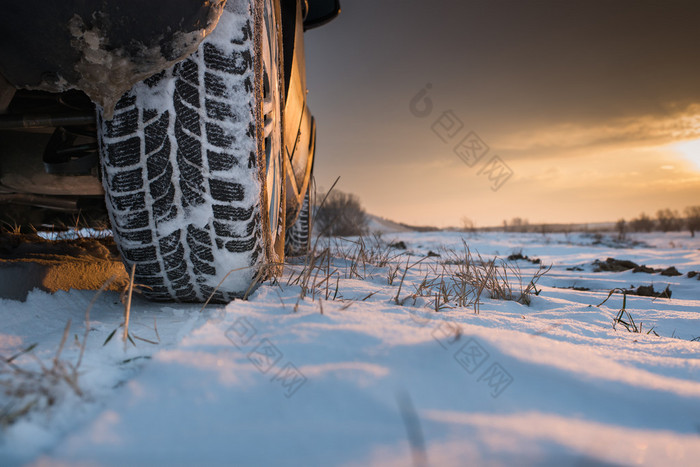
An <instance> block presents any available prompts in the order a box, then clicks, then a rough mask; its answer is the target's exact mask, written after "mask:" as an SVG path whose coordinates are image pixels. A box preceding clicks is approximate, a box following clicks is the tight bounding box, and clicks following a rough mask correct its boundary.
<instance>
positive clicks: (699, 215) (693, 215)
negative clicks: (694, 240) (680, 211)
mask: <svg viewBox="0 0 700 467" xmlns="http://www.w3.org/2000/svg"><path fill="white" fill-rule="evenodd" d="M685 225H686V227H687V228H688V230H689V231H690V236H691V237H695V232H696V231H698V230H700V206H688V207H687V208H685Z"/></svg>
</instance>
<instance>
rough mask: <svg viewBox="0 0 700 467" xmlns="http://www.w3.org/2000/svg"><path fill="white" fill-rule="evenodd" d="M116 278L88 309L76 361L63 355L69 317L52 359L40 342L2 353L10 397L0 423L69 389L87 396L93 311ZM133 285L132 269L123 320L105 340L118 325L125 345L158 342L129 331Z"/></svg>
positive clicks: (1, 374) (0, 364) (3, 383)
mask: <svg viewBox="0 0 700 467" xmlns="http://www.w3.org/2000/svg"><path fill="white" fill-rule="evenodd" d="M115 279H116V277H112V278H111V279H110V280H108V281H106V282H105V283H104V284H103V285H102V287H101V288H100V289H99V290H98V291H97V292H96V293H95V296H94V297H93V299H92V300H91V301H90V304H89V305H88V307H87V309H86V310H85V333H84V335H83V338H82V340H80V339H79V338H78V336H77V335H76V336H75V341H76V343H77V345H78V346H79V349H80V350H79V353H78V358H77V360H76V362H75V363H72V362H70V361H68V360H67V359H64V358H62V353H63V349H64V347H65V345H66V342H67V340H68V336H69V334H70V327H71V320H68V322H67V323H66V326H65V328H64V330H63V335H62V337H61V341H60V343H59V345H58V349H57V350H56V353H55V355H54V356H53V358H52V359H51V360H50V363H47V362H45V361H43V360H42V359H41V358H39V357H38V356H37V355H35V354H34V350H35V349H36V348H37V344H32V345H30V346H28V347H27V348H25V349H23V350H22V351H20V352H18V353H17V354H15V355H13V356H11V357H9V358H5V357H3V356H0V388H2V391H3V393H4V398H5V399H6V400H7V401H8V402H7V403H6V405H5V406H4V407H1V408H0V427H7V426H9V425H12V424H13V423H15V422H16V421H17V420H19V419H21V418H23V417H25V416H27V415H28V414H30V413H32V412H42V411H46V410H49V409H50V408H51V407H53V406H54V405H56V403H57V402H58V401H59V400H61V399H62V398H64V397H65V396H66V394H67V393H68V394H70V393H73V394H74V395H75V396H77V397H80V398H82V397H83V396H84V392H83V390H82V389H81V388H80V385H79V371H78V370H79V368H80V365H81V363H82V361H83V358H84V356H85V347H86V344H87V339H88V334H89V332H90V312H91V310H92V307H93V306H94V304H95V302H96V301H97V299H98V298H99V296H100V295H101V294H102V293H103V292H104V291H105V290H107V288H108V287H109V286H110V284H111V283H112V282H113V281H114V280H115ZM133 289H134V284H133V270H132V275H131V282H130V284H129V286H128V287H127V288H126V289H125V290H124V292H123V293H122V296H123V297H127V298H126V300H124V303H125V307H124V322H123V323H122V324H120V325H119V326H118V327H117V328H116V329H115V330H114V331H112V332H111V333H110V334H109V336H108V337H107V340H106V341H105V344H107V342H109V340H110V339H111V338H112V337H113V336H114V335H115V334H116V332H117V330H118V329H119V328H123V329H124V339H125V341H124V342H125V346H126V342H127V341H128V342H131V343H132V344H133V345H136V344H135V342H134V339H137V340H140V341H143V342H147V343H150V344H154V345H157V344H158V342H154V341H152V340H149V339H145V338H142V337H139V336H136V335H134V334H133V333H131V332H129V325H128V323H129V315H130V312H131V295H132V293H133ZM153 326H154V332H155V335H156V336H157V338H158V340H159V341H160V336H159V335H158V327H157V323H156V322H155V320H154V323H153ZM20 357H22V358H20ZM20 360H21V363H20ZM125 362H126V361H125Z"/></svg>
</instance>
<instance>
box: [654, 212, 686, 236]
mask: <svg viewBox="0 0 700 467" xmlns="http://www.w3.org/2000/svg"><path fill="white" fill-rule="evenodd" d="M656 219H657V220H658V222H659V229H660V230H662V231H663V232H668V231H672V230H673V231H675V230H681V227H682V226H683V222H682V221H681V219H680V216H679V215H678V211H671V210H670V209H668V208H667V209H659V210H658V212H657V213H656Z"/></svg>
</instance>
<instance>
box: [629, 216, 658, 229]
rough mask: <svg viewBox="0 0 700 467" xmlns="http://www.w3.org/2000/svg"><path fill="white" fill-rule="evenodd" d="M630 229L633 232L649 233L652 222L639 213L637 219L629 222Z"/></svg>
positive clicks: (652, 227) (652, 225)
mask: <svg viewBox="0 0 700 467" xmlns="http://www.w3.org/2000/svg"><path fill="white" fill-rule="evenodd" d="M630 227H631V228H632V230H634V231H635V232H651V231H652V230H653V229H654V220H653V219H652V218H651V217H649V216H647V215H646V214H645V213H641V214H640V215H639V217H638V218H636V219H633V220H631V221H630Z"/></svg>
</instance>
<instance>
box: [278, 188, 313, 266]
mask: <svg viewBox="0 0 700 467" xmlns="http://www.w3.org/2000/svg"><path fill="white" fill-rule="evenodd" d="M310 193H311V183H309V188H307V190H306V196H304V202H303V203H302V205H301V208H300V210H299V215H298V217H297V220H296V221H295V222H294V224H292V226H291V227H289V228H288V229H287V232H286V233H285V236H284V241H285V245H284V254H285V255H286V256H304V255H306V254H307V253H308V252H309V250H310V249H311V243H310V242H311V225H312V223H311V205H312V204H313V203H312V202H311V201H310V199H309V198H310Z"/></svg>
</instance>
